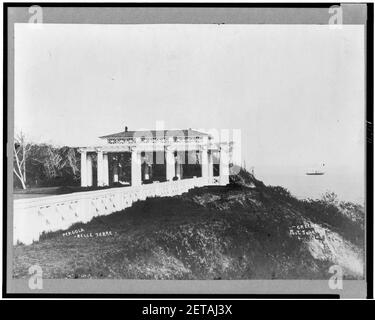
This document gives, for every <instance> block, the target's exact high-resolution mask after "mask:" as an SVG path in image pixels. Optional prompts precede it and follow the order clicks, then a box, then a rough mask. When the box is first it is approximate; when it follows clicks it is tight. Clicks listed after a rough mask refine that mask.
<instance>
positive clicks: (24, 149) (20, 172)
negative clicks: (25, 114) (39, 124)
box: [13, 131, 31, 189]
mask: <svg viewBox="0 0 375 320" xmlns="http://www.w3.org/2000/svg"><path fill="white" fill-rule="evenodd" d="M30 148H31V144H30V143H28V142H27V141H26V136H25V134H24V133H23V132H22V131H20V133H18V134H17V135H16V136H15V137H14V144H13V172H14V174H15V175H16V176H17V178H18V179H19V180H20V182H21V185H22V188H23V189H26V158H27V155H28V152H29V150H30Z"/></svg>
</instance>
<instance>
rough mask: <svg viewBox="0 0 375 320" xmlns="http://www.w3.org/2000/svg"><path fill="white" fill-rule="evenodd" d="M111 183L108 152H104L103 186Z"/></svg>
mask: <svg viewBox="0 0 375 320" xmlns="http://www.w3.org/2000/svg"><path fill="white" fill-rule="evenodd" d="M108 185H109V166H108V153H104V154H103V186H108Z"/></svg>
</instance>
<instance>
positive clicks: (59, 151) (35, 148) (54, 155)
mask: <svg viewBox="0 0 375 320" xmlns="http://www.w3.org/2000/svg"><path fill="white" fill-rule="evenodd" d="M13 177H14V179H13V186H14V188H19V189H27V188H31V187H51V186H63V185H73V186H74V185H79V183H80V154H79V152H78V149H77V148H71V147H67V146H64V147H56V146H53V145H51V144H48V143H33V142H30V141H27V139H26V136H25V134H23V133H22V132H21V133H19V134H17V135H16V136H15V139H14V145H13Z"/></svg>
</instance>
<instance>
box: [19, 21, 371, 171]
mask: <svg viewBox="0 0 375 320" xmlns="http://www.w3.org/2000/svg"><path fill="white" fill-rule="evenodd" d="M364 79H365V73H364V29H363V26H361V25H356V26H354V25H353V26H351V25H344V26H342V27H341V28H340V29H337V28H334V29H333V28H331V27H330V26H327V25H325V26H324V25H183V24H182V25H155V24H154V25H85V24H81V25H78V24H75V25H73V24H72V25H70V24H63V25H60V24H43V25H38V26H37V27H35V25H31V24H16V27H15V128H16V130H22V131H23V132H25V133H26V134H27V136H28V137H29V139H30V140H33V141H35V142H49V143H53V144H57V145H68V146H87V145H95V144H100V143H101V142H100V141H99V140H98V139H97V137H99V136H102V135H106V134H111V133H115V132H120V131H123V130H124V127H125V126H128V128H129V130H138V129H155V125H156V121H163V122H164V126H165V129H175V128H180V129H185V128H196V129H205V130H210V129H213V128H214V129H218V130H220V129H229V130H233V129H236V130H240V131H241V147H242V148H241V155H242V161H245V162H246V165H247V166H248V167H251V166H255V167H263V168H283V167H301V168H311V167H316V166H318V165H321V164H322V163H324V164H325V165H326V166H327V167H331V168H333V167H334V168H336V169H338V170H348V171H351V172H362V173H363V170H364V166H363V164H364V106H365V99H364V97H365V86H364V84H365V83H364Z"/></svg>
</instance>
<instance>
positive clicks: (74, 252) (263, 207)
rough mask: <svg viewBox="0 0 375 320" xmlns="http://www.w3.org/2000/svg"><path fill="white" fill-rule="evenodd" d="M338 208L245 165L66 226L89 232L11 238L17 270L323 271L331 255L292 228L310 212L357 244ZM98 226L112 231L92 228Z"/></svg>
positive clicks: (357, 233)
mask: <svg viewBox="0 0 375 320" xmlns="http://www.w3.org/2000/svg"><path fill="white" fill-rule="evenodd" d="M249 183H253V184H254V185H255V186H256V188H248V187H246V185H249ZM335 214H337V212H336V211H335V212H334V210H333V209H332V208H331V207H330V206H327V205H326V204H321V203H317V202H306V201H305V202H302V201H299V200H297V199H295V198H293V197H291V196H290V195H289V194H288V193H287V192H285V190H284V189H281V188H272V187H266V186H264V185H263V184H262V183H261V182H259V181H257V180H255V179H254V178H253V177H252V176H251V175H249V174H247V173H244V172H242V173H241V175H240V176H239V177H238V178H237V183H236V185H233V186H228V187H206V188H200V189H195V190H192V191H190V192H189V193H186V194H184V195H182V196H176V197H172V198H156V199H147V200H146V201H141V202H137V203H135V204H134V205H133V206H132V207H131V208H128V209H126V210H124V211H122V212H117V213H114V214H111V215H109V216H106V217H97V218H94V219H93V220H92V221H90V222H89V223H87V224H85V225H83V224H79V225H75V226H73V227H72V228H71V229H70V230H74V229H81V228H82V229H83V230H84V232H83V233H84V234H89V233H91V234H92V235H93V236H94V237H93V238H75V237H74V236H65V237H63V236H62V233H61V232H56V233H52V234H49V235H46V236H45V238H44V239H43V240H41V241H39V242H38V243H35V244H32V245H29V246H23V245H19V246H16V247H15V251H14V253H15V257H14V276H15V277H27V276H28V274H27V270H28V267H29V266H30V265H32V264H39V265H40V266H41V267H42V269H43V276H44V277H45V278H133V279H134V278H144V279H275V278H277V279H326V278H328V277H329V276H330V274H329V273H328V268H329V266H330V265H332V262H330V261H324V260H317V259H314V257H313V256H312V255H311V254H310V252H309V250H308V247H307V246H308V244H307V241H306V239H298V238H296V237H292V236H290V234H289V232H290V228H291V227H292V226H296V225H300V224H301V223H302V222H303V221H304V220H306V219H309V220H311V221H314V222H316V223H319V224H320V225H323V226H325V227H327V228H329V229H330V230H334V231H336V232H338V233H339V234H340V236H342V237H343V238H345V239H346V240H348V241H349V240H350V241H351V242H352V243H355V244H356V245H357V246H361V244H363V226H362V225H361V224H359V223H358V222H353V221H352V220H350V219H349V218H347V217H345V216H344V215H342V214H340V215H339V216H335ZM332 215H333V216H334V219H331V216H332ZM103 231H111V233H112V235H111V236H106V237H96V236H95V232H103Z"/></svg>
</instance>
